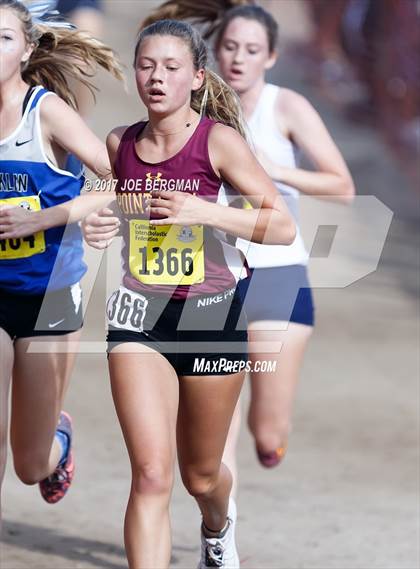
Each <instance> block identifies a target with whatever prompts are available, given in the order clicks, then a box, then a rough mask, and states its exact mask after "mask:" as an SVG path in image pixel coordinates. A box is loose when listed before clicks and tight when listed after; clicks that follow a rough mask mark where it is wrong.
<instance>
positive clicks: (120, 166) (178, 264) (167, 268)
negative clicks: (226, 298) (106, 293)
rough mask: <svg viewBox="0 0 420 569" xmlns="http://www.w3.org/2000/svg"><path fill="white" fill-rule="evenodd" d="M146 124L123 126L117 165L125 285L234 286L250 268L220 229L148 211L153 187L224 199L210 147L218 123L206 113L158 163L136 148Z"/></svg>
mask: <svg viewBox="0 0 420 569" xmlns="http://www.w3.org/2000/svg"><path fill="white" fill-rule="evenodd" d="M146 124H147V123H146V122H139V123H136V124H134V125H132V126H130V127H129V128H128V129H127V130H126V131H125V133H124V135H123V137H122V139H121V143H120V146H119V148H118V153H117V157H116V161H115V165H114V168H115V173H116V176H117V178H118V184H117V188H116V192H117V200H118V204H119V207H120V210H121V213H122V218H123V221H124V222H123V240H124V244H123V249H122V256H123V271H124V278H123V283H124V285H125V286H126V287H127V288H129V289H131V290H134V291H137V292H140V293H147V292H148V293H150V292H152V293H153V294H155V293H157V294H169V295H171V296H172V298H175V299H182V298H185V297H187V296H193V295H204V294H213V293H219V292H221V291H224V290H227V289H229V288H232V287H234V286H235V285H236V282H237V281H238V280H239V279H240V278H244V277H246V276H247V274H248V269H247V267H246V266H245V267H244V259H243V255H242V254H241V253H240V251H239V250H238V249H236V248H235V247H233V246H232V245H229V244H228V243H227V242H226V241H225V240H224V239H223V236H224V234H223V233H222V232H219V231H215V230H213V229H212V228H211V227H205V226H203V225H192V226H181V225H164V226H162V225H153V219H149V213H148V212H147V211H145V209H146V204H147V200H148V199H149V198H150V192H151V191H152V190H162V191H179V192H188V193H189V194H193V195H196V196H198V197H200V198H203V199H208V200H209V201H211V202H213V203H214V202H219V203H226V197H225V190H224V187H223V184H222V181H221V179H220V178H219V177H218V176H217V175H216V173H215V172H214V170H213V168H212V166H211V163H210V158H209V151H208V137H209V133H210V129H211V128H212V126H213V125H214V124H216V123H215V122H214V121H212V120H210V119H208V118H203V119H202V120H201V121H200V123H199V124H198V126H197V127H196V129H195V131H194V133H193V134H192V135H191V137H190V139H189V140H188V141H187V143H186V144H185V146H184V147H183V148H182V149H181V150H180V151H179V152H178V153H177V154H175V156H172V157H171V158H169V159H168V160H164V161H163V162H159V163H156V164H149V163H147V162H145V161H143V160H142V159H141V158H140V157H139V156H138V154H137V151H136V147H135V144H136V140H137V139H138V137H139V135H140V134H141V132H142V130H143V129H144V128H145V126H146Z"/></svg>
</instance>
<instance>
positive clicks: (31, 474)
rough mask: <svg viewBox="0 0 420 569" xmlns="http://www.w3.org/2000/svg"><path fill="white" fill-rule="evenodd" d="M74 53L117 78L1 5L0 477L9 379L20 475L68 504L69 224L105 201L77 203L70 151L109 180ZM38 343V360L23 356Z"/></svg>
mask: <svg viewBox="0 0 420 569" xmlns="http://www.w3.org/2000/svg"><path fill="white" fill-rule="evenodd" d="M46 4H48V2H47V3H46ZM53 4H54V3H53ZM38 6H39V5H38ZM63 40H65V42H64V41H63ZM61 44H62V45H61ZM66 46H67V47H66ZM57 48H60V49H57ZM80 54H84V57H86V54H88V58H89V60H90V63H91V64H96V63H99V64H100V65H102V66H103V67H104V68H105V69H107V70H108V71H111V72H112V73H113V74H114V75H115V76H117V77H121V75H120V71H119V66H118V63H117V62H116V60H115V58H114V56H113V54H112V52H111V50H109V48H106V47H105V46H104V45H102V44H101V43H99V42H97V41H96V40H95V41H93V40H91V38H89V37H88V36H86V35H81V34H79V33H78V32H76V31H74V30H72V29H69V28H68V27H66V26H65V24H64V23H63V24H60V25H57V24H55V25H54V26H53V25H50V24H49V22H48V21H43V22H42V26H41V25H40V24H39V23H37V21H33V20H32V17H31V14H30V12H29V11H28V9H27V8H26V7H25V6H24V5H23V4H22V3H20V2H17V1H15V0H0V102H1V103H0V105H1V106H0V124H1V129H0V353H1V360H2V365H1V371H0V400H1V409H0V411H1V413H0V415H1V423H0V442H1V450H0V478H1V479H2V478H3V475H4V469H5V464H6V445H7V431H8V393H9V388H10V384H11V381H13V390H12V412H11V430H10V434H11V435H10V436H11V441H10V442H11V447H12V452H13V460H14V466H15V470H16V473H17V475H18V476H19V478H20V479H21V480H22V481H23V482H24V483H26V484H35V483H37V482H39V483H40V490H41V493H42V496H43V497H44V498H45V500H46V501H47V502H49V503H54V502H57V501H58V500H60V499H61V498H62V497H63V496H64V494H65V492H66V491H67V489H68V487H69V485H70V482H71V480H72V477H73V470H74V463H73V457H72V452H71V437H72V428H71V418H70V416H69V415H68V414H67V413H64V412H61V413H60V410H61V406H62V401H63V398H64V394H65V391H66V387H67V383H68V379H69V376H70V373H71V370H72V367H73V363H74V352H75V351H76V349H75V348H76V346H77V341H78V339H79V336H80V328H81V326H82V305H81V289H80V284H79V281H80V279H81V278H82V276H83V275H84V273H85V271H86V266H85V264H84V263H83V259H82V255H83V248H82V241H81V233H80V229H79V226H78V225H77V224H76V223H72V222H76V221H77V220H78V219H81V218H82V217H83V216H84V215H86V214H87V213H89V212H90V211H92V209H95V208H97V207H98V206H99V205H100V203H104V200H107V199H108V201H109V199H110V198H108V197H106V198H104V200H102V199H100V200H99V201H98V199H97V198H96V196H92V198H91V197H90V196H89V197H86V198H85V197H78V196H79V194H80V191H81V189H82V187H83V183H84V177H83V173H82V171H81V169H80V168H79V171H76V172H71V171H69V170H68V169H67V161H68V155H69V153H72V154H73V155H75V156H76V157H77V158H78V159H79V160H80V161H81V162H82V163H84V164H86V165H88V166H89V168H90V169H91V170H92V171H93V172H95V173H96V174H97V175H98V176H100V177H106V176H110V164H109V160H108V157H107V154H106V148H105V146H104V144H103V143H102V142H101V141H100V140H99V139H98V138H97V137H96V136H95V135H94V134H93V133H92V132H91V131H90V130H89V129H88V127H87V126H86V125H85V124H84V122H83V121H82V119H81V118H80V116H79V115H78V113H77V112H76V111H75V110H73V109H72V108H71V106H70V105H69V103H70V104H71V103H72V92H71V91H70V89H69V88H68V85H67V81H66V80H63V73H69V74H70V75H73V78H74V79H76V80H80V79H81V76H80V74H78V72H77V68H76V66H69V65H68V63H69V61H72V62H74V61H75V60H77V58H78V56H79V57H80ZM46 62H47V63H46ZM66 64H67V65H66ZM43 85H48V87H49V90H48V89H46V88H44V86H43ZM57 95H59V96H57ZM92 204H93V205H92ZM95 204H96V205H95ZM67 222H68V224H67V226H66V223H67ZM39 341H42V342H44V348H43V349H41V351H40V352H44V353H40V352H39V353H37V350H36V348H35V350H31V351H28V348H29V347H30V345H31V344H32V347H33V345H36V344H37V342H39ZM45 346H48V350H46V347H45ZM46 351H48V353H45V352H46ZM57 423H58V427H57Z"/></svg>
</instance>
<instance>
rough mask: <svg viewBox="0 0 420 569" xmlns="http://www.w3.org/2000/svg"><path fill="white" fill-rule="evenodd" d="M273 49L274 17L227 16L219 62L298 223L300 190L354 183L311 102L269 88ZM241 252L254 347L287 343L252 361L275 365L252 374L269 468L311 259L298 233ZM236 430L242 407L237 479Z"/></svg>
mask: <svg viewBox="0 0 420 569" xmlns="http://www.w3.org/2000/svg"><path fill="white" fill-rule="evenodd" d="M184 8H185V7H184ZM276 43H277V24H276V22H275V20H274V18H273V17H272V16H271V14H269V13H268V12H267V11H265V10H264V9H263V8H261V7H259V6H240V7H236V8H233V9H231V10H229V11H228V12H227V13H226V15H225V18H224V19H223V20H222V22H221V24H220V26H219V29H218V32H217V37H216V58H217V60H218V63H219V67H220V71H221V75H222V76H223V78H224V79H225V81H226V82H227V83H228V84H229V85H230V86H231V87H233V88H234V89H235V91H236V92H237V93H238V95H239V97H240V99H241V103H242V108H243V111H244V114H245V118H246V119H247V122H248V126H249V131H250V136H251V138H252V144H253V146H254V148H255V152H256V154H257V156H258V158H259V160H260V162H261V164H262V165H263V166H264V168H265V169H266V171H267V172H268V174H269V175H270V176H271V177H272V179H273V181H274V182H275V184H276V186H277V188H278V190H279V192H280V193H281V194H282V195H283V197H284V198H285V200H286V202H287V204H288V206H289V208H290V211H291V213H292V214H293V216H294V217H295V220H296V221H297V225H298V217H299V215H298V201H299V195H300V193H303V194H308V195H312V196H329V197H331V199H336V200H340V201H342V202H344V203H348V202H350V201H351V199H352V196H353V195H354V186H353V182H352V178H351V175H350V173H349V171H348V169H347V167H346V165H345V163H344V160H343V158H342V156H341V154H340V152H339V150H338V149H337V147H336V145H335V144H334V142H333V140H332V138H331V136H330V135H329V133H328V131H327V129H326V128H325V125H324V124H323V122H322V120H321V118H320V117H319V115H318V113H317V112H316V111H315V110H314V108H313V107H312V106H311V105H310V103H309V102H308V101H307V100H306V99H304V98H303V97H302V96H300V95H299V94H297V93H295V92H293V91H290V90H288V89H283V88H279V87H277V86H275V85H271V84H266V83H265V72H266V70H268V69H269V68H271V67H272V66H273V65H274V63H275V61H276V57H277V54H276ZM292 141H293V142H292ZM300 151H303V152H304V153H305V154H306V155H307V156H308V157H309V158H310V159H311V161H312V162H313V163H314V164H315V166H316V168H317V171H305V170H303V169H300V168H299V166H298V164H297V161H296V154H297V152H300ZM238 246H239V247H240V248H241V249H242V251H243V252H244V253H245V255H246V258H247V261H248V264H249V266H250V267H251V269H252V277H251V280H250V284H249V288H248V291H246V290H245V288H246V282H245V281H242V283H240V286H242V288H243V292H244V294H246V300H245V308H246V312H247V317H248V320H249V323H250V324H249V328H248V338H249V342H250V344H251V345H252V344H253V343H255V345H257V344H259V345H262V343H265V342H277V343H279V342H281V343H282V349H281V352H280V353H275V354H267V353H264V352H261V353H257V352H253V353H252V351H251V354H250V357H251V359H252V360H253V362H254V364H255V363H256V362H257V361H262V360H271V361H273V360H274V363H275V366H276V367H275V371H274V372H260V371H256V370H255V371H252V372H251V374H250V376H251V382H252V389H251V393H252V397H251V404H250V408H249V414H248V425H249V427H250V429H251V432H252V434H253V436H254V438H255V446H256V451H257V455H258V458H259V460H260V462H261V464H262V465H264V466H266V467H272V466H275V465H277V464H279V463H280V461H281V459H282V458H283V456H284V454H285V451H286V447H287V441H288V436H289V432H290V428H291V427H290V424H291V414H292V404H293V399H294V394H295V390H296V384H297V379H298V375H299V371H300V367H301V364H302V359H303V355H304V351H305V349H306V345H307V342H308V339H309V337H310V335H311V333H312V327H313V304H312V295H311V290H310V285H309V282H308V278H307V263H308V253H307V251H306V249H305V246H304V243H303V240H302V237H301V234H300V232H299V231H298V233H297V236H296V239H295V241H294V243H293V244H292V245H291V246H290V247H282V246H274V247H273V246H267V245H256V244H250V243H248V242H246V241H243V240H239V245H238ZM243 285H245V286H243ZM278 345H280V344H278ZM239 424H240V416H239V407H238V408H237V412H236V413H235V416H234V419H233V421H232V427H231V432H230V434H229V438H228V443H227V446H226V450H225V455H224V461H225V462H226V464H228V466H229V468H230V469H231V470H232V472H236V468H235V446H236V439H237V434H238V431H239Z"/></svg>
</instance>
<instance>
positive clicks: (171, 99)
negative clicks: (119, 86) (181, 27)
mask: <svg viewBox="0 0 420 569" xmlns="http://www.w3.org/2000/svg"><path fill="white" fill-rule="evenodd" d="M203 79H204V70H203V69H201V70H199V71H196V70H195V69H194V65H193V59H192V54H191V52H190V49H189V47H188V45H187V44H186V43H185V42H184V41H183V40H181V39H180V38H177V37H172V36H150V37H147V38H145V39H144V40H143V41H142V43H141V45H140V48H139V51H138V54H137V60H136V82H137V89H138V92H139V95H140V97H141V100H142V101H143V103H144V104H145V105H146V107H147V109H148V111H149V112H153V113H155V114H160V115H168V114H171V113H173V112H175V111H177V110H178V109H180V108H181V107H183V106H190V101H191V91H193V90H196V89H199V88H200V87H201V85H202V82H203Z"/></svg>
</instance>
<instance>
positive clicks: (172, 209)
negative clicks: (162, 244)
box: [147, 191, 212, 225]
mask: <svg viewBox="0 0 420 569" xmlns="http://www.w3.org/2000/svg"><path fill="white" fill-rule="evenodd" d="M211 207H212V204H211V203H209V202H208V201H205V200H203V199H201V198H198V197H196V196H193V195H191V194H188V193H186V192H179V191H173V192H172V191H154V192H152V197H151V199H150V200H149V206H148V208H147V209H148V211H149V212H150V218H151V219H150V222H151V223H152V224H153V225H202V224H205V223H206V218H207V212H208V209H209V208H211ZM155 216H157V217H158V219H153V218H154V217H155Z"/></svg>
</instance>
